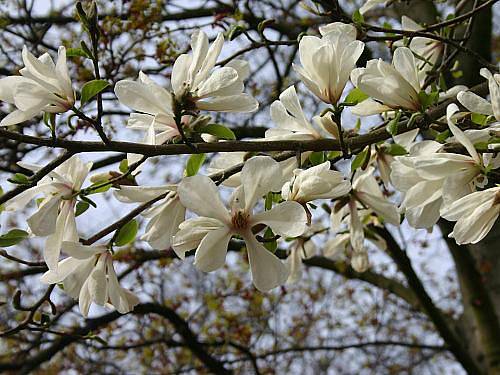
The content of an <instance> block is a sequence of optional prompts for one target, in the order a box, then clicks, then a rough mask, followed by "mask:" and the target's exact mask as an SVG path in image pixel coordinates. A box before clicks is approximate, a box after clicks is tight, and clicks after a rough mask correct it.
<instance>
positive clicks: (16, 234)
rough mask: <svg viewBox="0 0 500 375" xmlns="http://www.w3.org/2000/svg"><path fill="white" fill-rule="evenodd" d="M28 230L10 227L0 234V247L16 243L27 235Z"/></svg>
mask: <svg viewBox="0 0 500 375" xmlns="http://www.w3.org/2000/svg"><path fill="white" fill-rule="evenodd" d="M28 235H29V234H28V232H26V231H24V230H21V229H11V230H10V231H8V232H7V233H5V234H2V235H1V236H0V247H9V246H13V245H16V244H18V243H19V242H21V241H22V240H24V239H25V238H27V237H28Z"/></svg>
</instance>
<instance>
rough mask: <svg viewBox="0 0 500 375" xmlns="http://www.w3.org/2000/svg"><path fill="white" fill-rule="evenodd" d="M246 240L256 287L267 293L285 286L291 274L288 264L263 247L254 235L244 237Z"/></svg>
mask: <svg viewBox="0 0 500 375" xmlns="http://www.w3.org/2000/svg"><path fill="white" fill-rule="evenodd" d="M244 240H245V244H246V246H247V252H248V261H249V263H250V269H251V271H252V280H253V283H254V285H255V287H256V288H257V289H258V290H260V291H261V292H267V291H269V290H271V289H273V288H276V287H277V286H279V285H283V284H284V283H285V282H286V280H287V278H288V275H289V273H290V270H289V269H288V267H287V266H286V264H284V263H283V262H282V261H281V260H279V259H278V258H277V257H276V255H274V254H273V253H271V252H270V251H269V250H267V249H266V248H265V247H264V246H262V245H261V244H260V243H259V242H258V241H257V240H256V239H255V237H254V236H253V234H251V233H249V234H248V235H246V236H244Z"/></svg>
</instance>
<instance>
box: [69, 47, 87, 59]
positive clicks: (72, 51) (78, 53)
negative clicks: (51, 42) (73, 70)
mask: <svg viewBox="0 0 500 375" xmlns="http://www.w3.org/2000/svg"><path fill="white" fill-rule="evenodd" d="M66 57H85V58H87V59H91V58H92V56H89V54H88V53H87V52H86V51H85V50H84V49H83V48H68V49H67V50H66Z"/></svg>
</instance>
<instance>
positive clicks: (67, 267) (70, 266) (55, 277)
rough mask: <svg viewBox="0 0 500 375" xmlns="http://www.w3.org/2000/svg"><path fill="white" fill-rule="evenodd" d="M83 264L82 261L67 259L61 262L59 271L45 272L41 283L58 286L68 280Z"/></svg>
mask: <svg viewBox="0 0 500 375" xmlns="http://www.w3.org/2000/svg"><path fill="white" fill-rule="evenodd" d="M82 264H83V262H82V260H81V259H76V258H66V259H64V260H62V261H61V262H59V264H58V265H57V270H54V269H52V270H50V269H49V270H48V271H47V272H45V273H44V274H43V275H42V277H40V281H41V282H42V283H45V284H57V283H60V282H62V281H63V280H64V279H66V278H67V277H68V276H69V275H70V274H71V273H73V272H74V271H75V270H77V269H78V268H79V267H81V265H82Z"/></svg>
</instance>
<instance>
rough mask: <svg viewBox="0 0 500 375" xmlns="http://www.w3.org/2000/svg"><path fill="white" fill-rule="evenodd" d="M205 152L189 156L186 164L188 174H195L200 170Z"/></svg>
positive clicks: (188, 175)
mask: <svg viewBox="0 0 500 375" xmlns="http://www.w3.org/2000/svg"><path fill="white" fill-rule="evenodd" d="M205 157H206V156H205V154H193V155H191V156H190V157H189V159H188V161H187V164H186V176H187V177H190V176H194V175H195V174H196V173H198V171H199V170H200V168H201V166H202V165H203V162H204V161H205Z"/></svg>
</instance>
